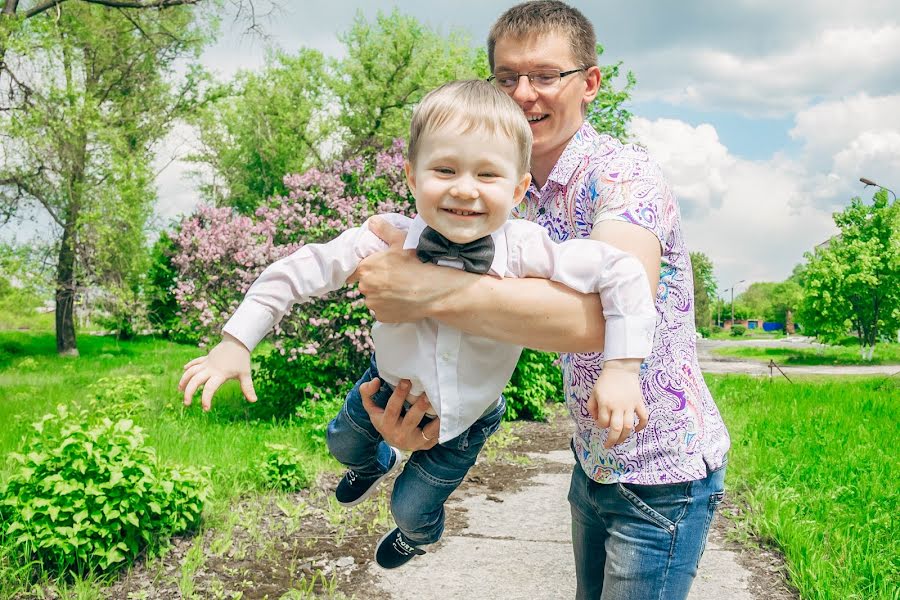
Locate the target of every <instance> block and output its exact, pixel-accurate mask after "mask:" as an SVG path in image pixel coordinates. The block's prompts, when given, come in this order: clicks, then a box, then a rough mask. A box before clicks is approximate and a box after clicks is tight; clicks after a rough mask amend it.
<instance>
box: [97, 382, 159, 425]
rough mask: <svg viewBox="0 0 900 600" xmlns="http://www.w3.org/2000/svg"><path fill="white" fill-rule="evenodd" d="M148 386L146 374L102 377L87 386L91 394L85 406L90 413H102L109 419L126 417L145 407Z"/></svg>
mask: <svg viewBox="0 0 900 600" xmlns="http://www.w3.org/2000/svg"><path fill="white" fill-rule="evenodd" d="M149 388H150V377H149V376H148V375H123V376H119V377H102V378H100V379H98V380H97V381H96V382H95V383H94V384H92V385H91V386H90V388H89V389H90V391H91V395H90V398H89V400H88V402H87V408H88V410H89V411H90V412H91V413H94V414H99V413H102V414H103V415H105V416H106V417H108V418H109V419H111V420H118V419H122V418H126V417H129V416H132V415H134V414H135V413H138V412H140V411H141V410H143V409H144V408H145V407H146V404H145V401H146V398H147V392H148V390H149Z"/></svg>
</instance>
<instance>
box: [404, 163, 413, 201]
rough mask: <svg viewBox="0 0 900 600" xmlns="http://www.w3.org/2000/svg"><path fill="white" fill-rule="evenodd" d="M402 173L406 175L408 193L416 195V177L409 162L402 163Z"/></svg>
mask: <svg viewBox="0 0 900 600" xmlns="http://www.w3.org/2000/svg"><path fill="white" fill-rule="evenodd" d="M403 173H404V174H405V175H406V185H408V186H409V191H410V193H411V194H412V195H413V196H415V195H416V175H415V172H414V171H413V168H412V165H411V164H410V163H409V161H408V160H407V161H404V163H403Z"/></svg>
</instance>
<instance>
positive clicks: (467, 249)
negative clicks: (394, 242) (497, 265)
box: [416, 227, 494, 274]
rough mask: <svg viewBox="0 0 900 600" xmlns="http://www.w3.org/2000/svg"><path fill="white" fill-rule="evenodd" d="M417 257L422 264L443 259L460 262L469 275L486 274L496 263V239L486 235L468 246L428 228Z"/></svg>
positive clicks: (421, 240) (421, 238)
mask: <svg viewBox="0 0 900 600" xmlns="http://www.w3.org/2000/svg"><path fill="white" fill-rule="evenodd" d="M416 256H418V257H419V260H421V261H422V262H432V263H437V262H438V261H439V260H441V259H448V260H459V261H460V262H462V264H463V268H464V269H465V270H466V271H468V272H469V273H479V274H484V273H487V272H488V270H490V268H491V264H492V263H493V262H494V238H492V237H491V236H489V235H486V236H484V237H483V238H479V239H477V240H475V241H472V242H469V243H467V244H457V243H456V242H451V241H450V240H448V239H447V238H445V237H444V236H443V235H441V234H440V233H438V232H437V231H435V230H434V229H432V228H431V227H426V228H425V230H424V231H423V232H422V235H421V236H420V237H419V246H418V247H417V248H416Z"/></svg>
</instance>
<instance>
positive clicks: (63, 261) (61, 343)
mask: <svg viewBox="0 0 900 600" xmlns="http://www.w3.org/2000/svg"><path fill="white" fill-rule="evenodd" d="M75 221H76V219H75V217H74V215H73V214H72V212H71V211H70V212H69V214H68V215H67V218H66V225H65V227H64V229H63V236H62V242H61V243H60V246H59V258H58V259H57V263H56V351H57V352H58V353H60V354H63V355H67V356H78V348H77V346H76V343H75Z"/></svg>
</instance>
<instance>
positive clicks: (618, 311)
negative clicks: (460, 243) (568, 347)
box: [507, 221, 656, 360]
mask: <svg viewBox="0 0 900 600" xmlns="http://www.w3.org/2000/svg"><path fill="white" fill-rule="evenodd" d="M507 227H508V234H507V239H508V250H509V254H508V261H509V269H510V271H512V272H513V273H514V274H516V275H517V276H518V277H543V278H545V279H551V280H553V281H556V282H559V283H562V284H563V285H566V286H568V287H570V288H572V289H573V290H576V291H579V292H582V293H585V294H590V293H598V294H600V301H601V303H602V304H603V316H604V317H605V319H606V335H605V338H604V349H603V357H604V360H612V359H618V358H646V357H647V356H648V355H649V354H650V351H651V350H652V349H653V333H654V330H655V327H656V308H655V306H654V304H653V300H652V294H651V291H650V284H649V283H648V282H647V274H646V272H645V271H644V268H643V266H642V265H641V263H640V261H639V260H638V259H637V258H635V257H634V256H633V255H631V254H629V253H627V252H624V251H622V250H620V249H618V248H616V247H615V246H612V245H611V244H607V243H605V242H599V241H596V240H588V239H573V240H567V241H565V242H562V243H559V244H557V243H555V242H554V241H553V240H551V239H550V236H549V235H548V234H547V231H546V230H545V229H544V228H543V227H540V226H539V225H535V224H534V223H528V222H526V221H515V222H512V223H509V224H507Z"/></svg>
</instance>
